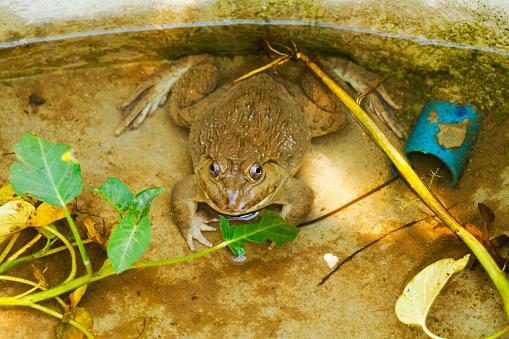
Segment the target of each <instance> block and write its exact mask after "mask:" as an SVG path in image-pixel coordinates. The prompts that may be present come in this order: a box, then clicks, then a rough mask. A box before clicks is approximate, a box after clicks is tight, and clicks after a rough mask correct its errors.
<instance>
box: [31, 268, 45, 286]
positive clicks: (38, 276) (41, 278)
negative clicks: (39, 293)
mask: <svg viewBox="0 0 509 339" xmlns="http://www.w3.org/2000/svg"><path fill="white" fill-rule="evenodd" d="M32 268H33V269H34V275H35V278H36V279H37V281H38V282H39V285H41V286H42V287H45V288H48V287H49V284H48V283H47V282H46V278H44V275H43V272H41V271H39V269H38V268H37V267H35V266H34V264H32Z"/></svg>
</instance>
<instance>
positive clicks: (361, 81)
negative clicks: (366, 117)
mask: <svg viewBox="0 0 509 339" xmlns="http://www.w3.org/2000/svg"><path fill="white" fill-rule="evenodd" d="M321 60H322V62H323V63H324V64H325V65H326V67H328V68H332V69H333V70H334V72H335V73H336V74H337V75H338V76H339V77H340V78H341V79H342V80H344V81H346V82H348V83H349V84H350V85H351V86H352V87H353V88H354V89H355V90H356V91H357V93H360V94H361V95H363V94H367V93H370V94H368V95H367V96H366V98H365V99H366V103H367V106H368V107H369V109H370V110H371V111H372V112H373V113H375V114H376V115H377V116H378V117H379V118H380V120H382V122H383V123H384V124H385V125H386V126H387V127H389V128H390V129H391V130H392V131H393V132H394V134H396V135H397V136H398V137H399V138H405V133H404V132H403V131H402V128H401V126H400V125H399V124H398V123H397V121H396V116H395V115H394V110H397V109H401V107H400V106H399V105H398V104H396V103H395V102H394V101H393V100H392V99H391V97H390V96H389V94H387V92H386V91H385V88H384V87H383V86H382V84H380V78H379V77H378V76H376V75H375V74H373V73H371V72H368V71H367V70H365V69H364V68H362V67H360V66H358V65H356V64H355V63H353V62H351V61H347V60H343V59H339V58H323V59H321Z"/></svg>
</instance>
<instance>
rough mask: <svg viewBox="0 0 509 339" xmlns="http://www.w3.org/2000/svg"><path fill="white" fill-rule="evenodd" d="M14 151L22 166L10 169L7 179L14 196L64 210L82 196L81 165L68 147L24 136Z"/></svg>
mask: <svg viewBox="0 0 509 339" xmlns="http://www.w3.org/2000/svg"><path fill="white" fill-rule="evenodd" d="M14 152H15V153H16V157H17V158H18V159H19V160H20V161H21V162H22V163H23V165H24V166H23V165H21V164H20V163H17V162H15V163H14V164H12V166H11V175H10V176H9V180H10V182H11V184H12V187H13V188H14V191H15V192H16V194H18V195H20V194H23V195H28V196H30V197H33V198H36V199H39V200H42V201H44V202H46V203H48V204H51V205H53V206H58V207H64V206H65V205H66V204H68V203H69V202H71V201H72V199H73V198H74V197H76V196H78V195H79V194H80V193H81V189H82V179H81V169H80V163H79V162H78V160H76V158H75V157H74V149H73V148H72V147H71V146H69V145H65V144H59V143H51V142H48V141H46V140H44V139H41V138H38V137H36V136H35V135H33V134H31V133H26V134H25V135H24V136H23V138H21V140H20V142H19V143H18V144H17V145H16V147H15V148H14ZM25 166H26V167H25Z"/></svg>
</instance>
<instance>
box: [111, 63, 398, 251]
mask: <svg viewBox="0 0 509 339" xmlns="http://www.w3.org/2000/svg"><path fill="white" fill-rule="evenodd" d="M321 62H322V64H323V65H324V67H325V68H326V69H329V70H331V71H332V72H333V73H335V74H336V75H335V76H336V78H337V80H338V81H341V79H339V77H341V78H342V79H344V80H345V81H347V82H349V83H350V84H351V86H353V87H354V88H355V89H357V91H359V92H367V91H368V90H369V89H370V86H371V85H375V84H376V83H377V80H376V78H375V76H374V75H373V74H371V73H368V72H367V71H365V70H364V69H362V68H360V67H359V66H356V65H354V64H352V63H351V62H345V61H342V60H340V59H323V60H321ZM218 72H219V71H218V69H217V66H216V64H215V61H214V59H213V58H212V57H211V56H208V55H199V56H189V57H186V58H183V59H180V60H178V61H176V62H174V63H173V64H172V65H171V66H170V67H169V68H166V69H164V70H162V71H161V72H159V73H157V74H155V75H152V76H151V77H149V78H148V79H146V80H145V81H143V82H142V83H141V84H140V85H139V86H138V88H137V90H136V91H135V92H134V93H133V94H132V95H131V97H130V98H129V99H127V101H126V102H125V104H123V105H122V106H121V108H125V107H128V106H130V108H132V109H131V111H130V112H131V113H130V114H129V116H128V117H127V118H126V120H125V121H124V123H122V125H121V126H119V128H118V129H117V130H116V132H115V133H116V134H117V135H119V134H120V133H122V131H123V130H124V129H125V128H126V127H128V126H129V125H130V126H131V128H137V127H138V126H139V125H140V124H141V123H142V121H143V120H144V118H145V117H146V116H151V115H152V114H154V112H155V110H156V109H157V108H158V107H159V106H162V105H163V104H164V103H165V102H166V101H167V99H168V101H169V106H170V107H169V109H170V116H171V118H172V120H173V121H174V122H175V123H176V124H178V125H181V126H184V127H187V128H189V129H190V134H189V148H190V152H191V157H192V161H193V169H194V173H193V174H191V175H189V176H187V177H185V178H183V179H182V180H181V181H179V182H177V183H176V184H175V186H174V187H173V190H172V192H171V210H172V214H173V217H174V219H175V221H176V223H177V225H178V227H179V228H180V230H181V231H182V234H183V235H184V237H185V238H186V240H187V243H188V245H189V248H190V249H191V250H195V247H194V243H193V241H194V239H196V240H198V241H199V242H200V243H202V244H204V245H206V246H212V244H211V243H210V242H209V241H208V240H207V239H205V237H204V236H203V235H202V231H213V230H216V229H215V228H214V227H211V226H208V225H207V222H209V221H210V220H211V218H210V217H209V216H208V215H207V214H206V213H205V212H203V211H201V210H198V203H200V202H201V203H205V204H208V205H209V206H210V207H212V208H213V209H215V210H216V211H218V212H219V213H222V214H226V215H231V216H239V215H243V214H247V213H250V212H254V211H258V210H260V209H262V208H264V207H267V206H269V205H280V206H281V209H280V215H281V216H282V217H283V218H284V219H285V220H286V221H288V222H289V223H290V224H292V225H297V224H298V223H300V222H301V221H302V220H303V219H304V217H305V216H306V215H307V214H308V213H309V211H310V209H311V204H312V202H313V191H312V190H311V188H309V186H307V185H306V184H305V183H303V182H301V181H299V180H297V179H295V178H294V177H293V176H294V175H295V173H296V172H297V170H298V169H299V167H300V165H301V163H302V160H303V158H304V155H305V154H306V151H307V150H308V149H309V146H310V142H311V138H312V137H317V136H320V135H324V134H327V133H331V132H334V131H336V130H338V129H339V128H340V127H341V126H342V125H343V124H344V123H345V122H346V119H345V115H344V111H345V110H346V108H345V107H344V106H343V105H342V104H341V103H340V102H339V100H338V99H337V98H336V97H335V96H334V95H333V94H332V93H331V92H330V91H329V90H328V89H327V88H326V87H325V86H324V85H323V84H322V83H321V82H320V81H319V80H318V78H316V77H315V76H314V75H312V74H311V73H309V74H307V75H305V76H303V80H302V83H301V84H295V83H292V82H291V81H289V80H288V79H278V78H275V77H273V76H270V75H267V74H258V75H255V76H253V77H251V78H248V79H246V80H243V81H240V82H238V83H236V84H234V85H231V84H226V85H223V86H222V87H220V88H217V89H216V85H217V82H218V78H219V73H218ZM343 85H344V86H347V85H346V84H345V83H343ZM369 97H370V98H369V99H370V100H369V102H370V103H369V106H370V107H372V109H373V110H374V111H375V112H376V113H377V114H378V115H379V116H380V117H381V118H382V120H384V121H385V122H386V123H387V124H388V125H389V126H395V125H394V118H393V117H394V116H393V113H392V109H391V107H392V108H396V109H397V108H399V107H398V106H397V105H396V104H394V103H393V102H392V100H391V99H390V98H389V96H388V95H387V94H386V93H385V91H384V90H383V87H378V89H377V91H375V92H373V93H372V94H370V96H369ZM393 130H395V131H396V133H397V134H398V133H401V132H399V130H398V129H397V127H394V128H393Z"/></svg>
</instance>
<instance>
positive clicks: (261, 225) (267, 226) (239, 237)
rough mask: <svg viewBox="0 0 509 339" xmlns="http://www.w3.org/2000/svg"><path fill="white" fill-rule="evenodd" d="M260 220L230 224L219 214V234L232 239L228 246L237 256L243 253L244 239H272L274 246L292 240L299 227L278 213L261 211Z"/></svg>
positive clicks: (260, 241) (264, 240) (258, 241)
mask: <svg viewBox="0 0 509 339" xmlns="http://www.w3.org/2000/svg"><path fill="white" fill-rule="evenodd" d="M260 214H261V215H262V217H261V220H260V221H259V222H258V223H257V224H246V225H240V226H230V225H229V224H228V220H226V218H225V217H223V216H221V225H220V226H221V234H222V235H223V238H224V240H226V241H232V242H231V243H230V244H229V246H230V248H231V250H232V251H233V253H235V255H237V256H243V255H244V251H245V250H244V246H245V243H246V241H253V242H257V243H262V244H263V243H265V242H266V241H267V240H271V241H274V242H275V243H276V247H281V246H283V243H284V242H285V240H288V241H293V240H295V238H296V237H297V235H298V234H299V231H300V230H299V229H298V228H297V227H295V226H292V225H290V224H289V223H288V222H286V221H285V220H284V219H283V218H282V217H281V216H280V215H279V214H277V213H273V212H270V211H262V212H261V213H260Z"/></svg>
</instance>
